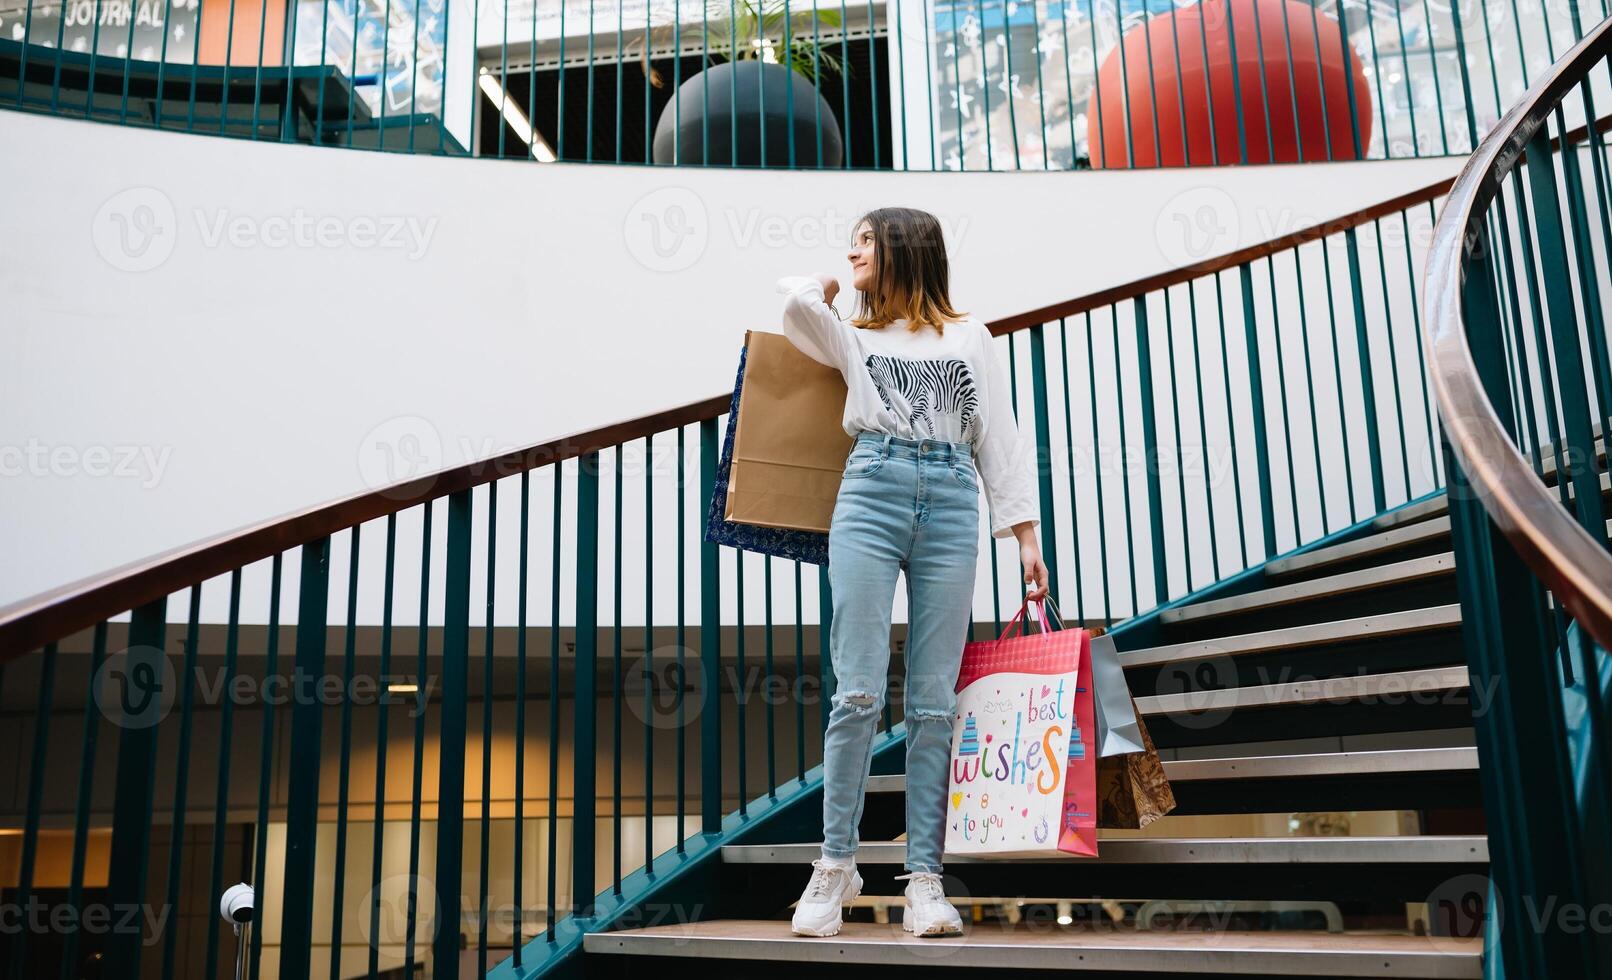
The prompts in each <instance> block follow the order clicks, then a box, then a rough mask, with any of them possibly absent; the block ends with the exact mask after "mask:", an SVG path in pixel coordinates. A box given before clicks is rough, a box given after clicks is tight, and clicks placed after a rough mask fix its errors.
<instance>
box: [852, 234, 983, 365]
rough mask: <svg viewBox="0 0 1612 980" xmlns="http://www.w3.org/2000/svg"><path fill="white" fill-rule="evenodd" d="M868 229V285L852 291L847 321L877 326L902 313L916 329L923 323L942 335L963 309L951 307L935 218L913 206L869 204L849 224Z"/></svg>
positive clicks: (911, 328) (864, 326) (941, 240)
mask: <svg viewBox="0 0 1612 980" xmlns="http://www.w3.org/2000/svg"><path fill="white" fill-rule="evenodd" d="M864 223H866V224H867V225H868V227H869V228H871V229H872V231H873V243H874V247H873V287H872V288H871V289H869V290H866V291H864V292H860V293H858V300H857V306H856V313H855V314H854V315H853V316H852V317H851V325H852V326H854V327H857V328H859V329H863V330H878V329H882V328H883V327H886V326H889V325H890V324H892V323H894V322H895V321H896V320H899V319H903V318H905V319H906V320H907V329H908V330H909V331H912V332H914V333H916V332H917V331H918V330H920V329H922V327H923V325H924V324H926V323H929V324H933V325H934V327H935V330H936V331H938V332H940V333H941V334H942V335H944V334H945V332H946V323H947V322H949V321H956V320H961V319H963V318H964V317H966V316H968V314H967V313H962V312H959V311H957V310H956V309H954V308H953V307H952V303H951V297H950V295H949V283H950V281H951V272H950V270H949V268H948V267H947V264H946V242H945V240H944V238H943V236H942V235H941V230H940V222H939V221H937V220H935V216H934V215H932V214H930V213H929V212H928V211H919V210H918V209H916V208H875V209H874V210H872V211H869V212H868V213H867V214H865V215H863V216H862V217H861V218H860V219H858V220H857V222H856V224H854V225H852V226H851V227H852V228H853V229H857V230H860V229H861V227H862V225H863V224H864Z"/></svg>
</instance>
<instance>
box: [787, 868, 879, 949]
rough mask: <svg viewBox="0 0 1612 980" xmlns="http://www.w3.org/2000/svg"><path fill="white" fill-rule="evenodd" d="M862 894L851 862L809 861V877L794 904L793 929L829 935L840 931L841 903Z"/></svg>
mask: <svg viewBox="0 0 1612 980" xmlns="http://www.w3.org/2000/svg"><path fill="white" fill-rule="evenodd" d="M860 894H862V876H861V875H860V874H858V873H857V871H856V865H855V864H848V865H840V864H830V863H828V862H827V861H825V860H823V859H822V858H818V859H817V860H815V861H813V862H812V880H811V881H808V882H807V883H806V890H805V891H803V892H801V894H800V902H799V904H797V905H796V906H795V917H794V921H793V928H794V931H795V935H797V936H832V935H835V934H837V933H838V932H839V931H840V924H841V921H842V920H841V917H840V909H841V907H842V906H846V905H849V904H851V902H853V901H854V900H855V899H856V897H857V896H858V895H860Z"/></svg>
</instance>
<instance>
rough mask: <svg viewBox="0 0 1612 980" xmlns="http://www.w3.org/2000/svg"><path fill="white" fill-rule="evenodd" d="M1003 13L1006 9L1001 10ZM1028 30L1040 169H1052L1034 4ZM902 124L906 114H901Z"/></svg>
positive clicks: (1044, 84)
mask: <svg viewBox="0 0 1612 980" xmlns="http://www.w3.org/2000/svg"><path fill="white" fill-rule="evenodd" d="M1003 9H1004V11H1005V10H1006V8H1005V7H1004V8H1003ZM1030 30H1031V31H1032V32H1033V33H1034V34H1035V43H1034V44H1032V45H1031V46H1030V54H1031V56H1032V57H1034V58H1035V91H1036V109H1037V111H1038V112H1039V113H1040V119H1041V128H1040V133H1041V169H1042V170H1051V169H1052V153H1051V152H1050V149H1049V144H1048V141H1047V87H1046V83H1045V80H1044V79H1043V78H1042V76H1041V21H1040V18H1038V17H1037V16H1036V10H1035V4H1034V3H1033V2H1032V3H1031V4H1030ZM902 116H903V122H905V116H906V114H905V113H903V114H902Z"/></svg>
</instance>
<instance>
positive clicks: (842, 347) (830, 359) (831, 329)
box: [778, 276, 852, 373]
mask: <svg viewBox="0 0 1612 980" xmlns="http://www.w3.org/2000/svg"><path fill="white" fill-rule="evenodd" d="M778 292H780V293H783V294H784V314H783V328H784V336H785V337H788V338H789V342H790V343H792V344H794V345H795V347H796V348H798V349H799V350H800V352H801V353H803V354H805V355H806V356H807V357H810V358H811V359H812V360H814V361H816V362H817V363H819V364H825V365H827V366H829V367H832V368H838V369H839V370H840V372H841V373H844V371H845V365H846V364H848V363H849V362H850V361H851V359H852V356H851V340H850V337H849V336H847V331H848V330H849V329H850V328H849V327H847V326H846V325H845V324H844V323H842V322H840V318H839V317H838V316H836V315H835V314H834V311H833V310H832V309H830V308H829V305H828V301H827V300H826V299H825V298H824V296H823V284H822V282H821V281H819V280H818V279H817V278H816V277H815V276H785V277H783V278H782V279H779V280H778Z"/></svg>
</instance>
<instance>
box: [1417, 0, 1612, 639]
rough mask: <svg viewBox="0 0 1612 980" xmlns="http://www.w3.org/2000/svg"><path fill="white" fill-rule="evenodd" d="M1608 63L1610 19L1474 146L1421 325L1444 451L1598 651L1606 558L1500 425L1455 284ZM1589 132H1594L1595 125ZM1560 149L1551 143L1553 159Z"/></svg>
mask: <svg viewBox="0 0 1612 980" xmlns="http://www.w3.org/2000/svg"><path fill="white" fill-rule="evenodd" d="M1609 53H1612V18H1609V19H1607V20H1604V21H1602V22H1601V23H1600V24H1599V25H1597V26H1596V27H1595V28H1593V29H1591V30H1590V32H1589V33H1588V34H1586V35H1585V36H1584V37H1583V38H1582V39H1581V40H1579V42H1578V43H1577V44H1575V45H1574V46H1573V47H1572V49H1571V50H1569V51H1568V52H1567V53H1566V54H1564V55H1563V56H1562V57H1561V58H1560V59H1559V60H1558V61H1557V62H1556V63H1555V64H1554V65H1552V66H1551V67H1550V69H1549V70H1548V71H1547V72H1546V73H1545V75H1544V76H1542V77H1541V78H1539V79H1538V80H1537V81H1535V82H1534V84H1533V85H1531V86H1530V87H1529V89H1528V91H1527V92H1526V93H1525V94H1524V95H1523V97H1522V98H1521V99H1520V100H1519V101H1518V102H1517V103H1516V104H1514V105H1513V106H1512V107H1511V109H1510V110H1509V111H1507V112H1506V114H1505V116H1504V117H1503V118H1502V119H1501V120H1500V122H1499V123H1497V124H1496V125H1495V127H1494V128H1493V129H1492V130H1490V132H1489V134H1488V135H1487V136H1486V137H1484V139H1483V141H1482V142H1481V143H1480V144H1479V145H1478V148H1477V150H1476V152H1474V153H1473V154H1472V156H1471V158H1470V159H1469V160H1468V161H1467V164H1466V166H1465V167H1464V168H1463V169H1462V171H1461V173H1460V174H1459V175H1458V176H1457V177H1456V179H1455V183H1454V185H1453V186H1452V187H1451V189H1450V196H1449V200H1448V201H1447V202H1446V203H1445V207H1444V211H1443V213H1442V214H1441V215H1440V216H1439V220H1438V223H1437V224H1436V226H1435V228H1434V234H1433V244H1432V248H1431V250H1430V251H1429V253H1428V259H1427V266H1426V272H1425V275H1424V282H1425V289H1424V297H1425V298H1424V304H1425V309H1426V313H1427V315H1426V316H1425V317H1424V318H1423V323H1424V325H1423V333H1424V337H1423V339H1424V341H1425V343H1426V346H1427V351H1428V371H1429V374H1430V375H1431V379H1432V383H1433V389H1434V395H1435V397H1436V399H1437V401H1438V407H1439V417H1440V419H1441V420H1442V421H1443V423H1444V431H1445V433H1446V435H1447V437H1448V439H1449V442H1450V448H1451V449H1452V450H1453V451H1454V453H1455V455H1456V458H1457V459H1458V460H1459V462H1460V465H1461V468H1462V469H1463V470H1464V471H1465V472H1466V474H1467V475H1468V477H1469V478H1470V480H1471V482H1472V485H1473V488H1474V489H1475V490H1476V491H1477V495H1478V499H1479V500H1480V501H1481V502H1482V504H1483V507H1484V509H1485V510H1486V511H1487V512H1488V514H1489V517H1490V519H1492V520H1493V521H1494V523H1495V526H1496V527H1498V528H1499V529H1500V531H1501V533H1502V534H1504V535H1505V537H1506V540H1507V541H1509V542H1510V544H1511V547H1512V548H1513V549H1515V550H1516V552H1517V554H1518V555H1519V556H1520V557H1521V558H1522V559H1523V561H1524V562H1526V563H1527V564H1528V566H1529V568H1531V569H1532V570H1533V572H1534V574H1535V575H1536V576H1538V577H1539V579H1540V581H1541V582H1543V583H1544V584H1545V586H1546V587H1547V588H1549V589H1550V590H1551V592H1552V593H1553V594H1554V595H1555V596H1556V598H1557V600H1558V601H1559V602H1561V604H1562V605H1563V607H1565V608H1566V609H1567V610H1568V611H1569V612H1570V613H1572V615H1573V618H1574V619H1576V620H1577V621H1578V622H1580V623H1581V624H1583V626H1584V628H1585V629H1586V630H1587V631H1588V632H1589V633H1590V635H1591V636H1593V637H1594V638H1595V639H1596V641H1597V642H1599V643H1600V644H1601V645H1602V646H1612V555H1609V554H1608V553H1607V551H1606V549H1605V548H1603V547H1602V546H1601V543H1600V542H1599V541H1597V540H1596V539H1595V538H1594V537H1593V536H1591V535H1590V533H1589V532H1588V531H1587V530H1585V528H1584V527H1583V526H1582V525H1580V524H1579V523H1578V521H1577V520H1575V519H1574V518H1573V516H1572V515H1571V514H1570V513H1569V512H1568V511H1567V510H1566V509H1565V508H1564V507H1562V506H1561V505H1560V504H1559V503H1558V502H1557V499H1556V497H1555V496H1554V495H1552V493H1551V492H1550V490H1549V488H1547V487H1546V486H1545V484H1544V483H1542V482H1541V481H1540V480H1539V479H1538V477H1537V476H1536V475H1535V473H1534V471H1533V468H1532V467H1531V466H1530V465H1529V462H1528V460H1527V459H1525V458H1524V457H1523V455H1522V453H1521V451H1520V450H1519V449H1518V448H1517V446H1516V445H1515V444H1514V443H1513V442H1512V440H1511V437H1510V436H1509V435H1508V434H1507V432H1506V430H1505V427H1504V426H1503V425H1502V424H1501V422H1500V418H1499V416H1498V415H1497V414H1496V413H1495V410H1494V406H1493V404H1492V403H1491V402H1490V400H1489V397H1488V395H1487V393H1486V392H1485V391H1484V388H1483V382H1482V379H1481V378H1480V377H1479V375H1478V369H1477V365H1476V363H1475V361H1474V360H1473V357H1472V349H1471V347H1470V346H1469V345H1468V343H1467V337H1466V326H1465V321H1464V320H1463V318H1462V315H1461V284H1462V280H1463V278H1464V266H1465V263H1466V259H1467V257H1468V256H1469V255H1470V254H1471V253H1472V251H1473V250H1474V249H1476V248H1479V247H1483V246H1482V243H1483V242H1484V241H1485V238H1484V236H1483V231H1484V219H1485V215H1486V214H1487V212H1488V209H1489V205H1490V204H1491V203H1492V202H1493V201H1494V200H1495V198H1496V197H1497V196H1498V195H1499V193H1500V186H1501V182H1502V181H1503V180H1504V179H1505V178H1506V177H1507V175H1509V174H1510V173H1511V172H1512V170H1513V169H1514V168H1515V167H1516V166H1517V165H1518V164H1519V163H1520V162H1521V161H1522V160H1523V159H1524V155H1523V149H1524V147H1526V146H1527V144H1528V141H1529V140H1530V139H1531V138H1532V137H1533V136H1534V134H1536V133H1537V132H1538V131H1539V127H1541V126H1543V125H1545V123H1546V121H1547V120H1548V119H1549V117H1550V115H1551V114H1552V113H1553V112H1554V111H1555V109H1556V106H1557V104H1558V103H1559V102H1560V100H1561V98H1562V97H1563V96H1564V95H1565V94H1566V93H1567V92H1568V90H1570V89H1572V88H1574V87H1575V86H1578V85H1580V84H1582V83H1583V82H1584V80H1585V78H1586V77H1587V75H1588V73H1589V71H1590V70H1591V68H1593V67H1594V65H1595V64H1596V63H1598V62H1599V61H1601V60H1602V59H1604V58H1606V57H1607V55H1608V54H1609ZM1596 122H1597V127H1596V128H1597V129H1600V130H1603V131H1604V129H1605V126H1604V123H1605V119H1604V118H1603V119H1598V120H1597V121H1596ZM1587 133H1588V131H1587V129H1586V128H1585V127H1583V126H1580V127H1578V128H1576V129H1574V130H1571V131H1569V132H1568V133H1567V134H1565V136H1566V138H1567V139H1568V140H1569V141H1570V142H1575V143H1576V142H1577V141H1579V140H1582V139H1584V138H1585V136H1586V135H1587ZM1560 145H1561V144H1560V141H1557V140H1553V141H1552V147H1553V149H1559V148H1560ZM1560 274H1562V275H1566V274H1567V273H1566V270H1561V271H1560Z"/></svg>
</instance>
